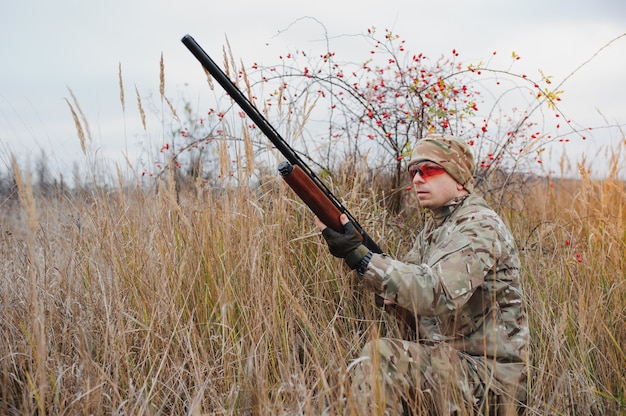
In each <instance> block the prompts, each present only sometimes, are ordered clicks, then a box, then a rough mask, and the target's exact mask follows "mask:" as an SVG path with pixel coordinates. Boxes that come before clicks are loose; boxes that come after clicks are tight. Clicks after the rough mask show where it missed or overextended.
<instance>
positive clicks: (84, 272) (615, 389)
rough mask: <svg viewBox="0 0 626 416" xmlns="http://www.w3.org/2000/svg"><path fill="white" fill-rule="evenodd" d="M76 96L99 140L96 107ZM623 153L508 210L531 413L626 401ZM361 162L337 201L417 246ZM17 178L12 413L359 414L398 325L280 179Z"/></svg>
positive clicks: (10, 273)
mask: <svg viewBox="0 0 626 416" xmlns="http://www.w3.org/2000/svg"><path fill="white" fill-rule="evenodd" d="M231 61H232V58H231ZM231 64H232V65H231V66H232V67H234V62H231ZM161 65H163V64H162V62H161ZM163 73H164V71H163V68H161V78H160V79H161V88H160V93H161V97H162V98H164V99H165V100H166V101H167V104H168V106H169V107H170V109H171V108H172V106H171V103H170V102H169V100H167V99H166V97H165V95H164V88H163V83H164V76H163ZM120 90H121V97H123V87H122V82H121V68H120ZM136 92H137V101H138V105H139V109H140V112H141V117H142V123H143V127H144V130H145V128H146V122H145V117H144V116H145V115H144V113H143V107H142V103H141V98H140V96H139V93H138V91H137V89H136ZM121 100H122V104H123V98H121ZM68 105H69V106H70V109H71V112H72V115H73V117H74V121H75V124H76V127H77V130H78V132H79V138H80V140H81V145H82V146H83V151H85V146H84V145H85V139H86V138H90V136H89V132H88V129H87V133H85V129H83V127H82V124H84V125H85V126H86V127H87V123H86V119H85V118H84V116H83V115H82V112H80V107H79V106H78V103H77V102H76V100H75V99H74V106H73V105H72V104H71V103H70V102H69V101H68ZM74 108H78V113H77V112H76V111H74ZM79 114H80V115H81V117H80V118H79ZM81 118H82V121H83V123H82V124H81ZM244 141H245V145H246V147H245V151H246V154H247V155H248V158H250V157H251V156H250V155H251V153H252V151H251V149H250V145H249V138H247V137H244ZM616 155H617V156H616V157H615V158H614V160H613V164H614V169H613V170H612V172H613V176H612V177H610V178H609V179H607V180H604V181H594V180H592V179H590V178H589V177H588V176H587V175H585V174H584V175H583V179H582V181H563V182H561V181H553V182H550V181H537V182H535V184H534V185H533V188H532V189H530V190H529V192H528V193H526V194H524V195H523V196H519V195H518V196H517V201H516V202H512V203H510V204H507V207H504V206H503V207H501V208H499V210H500V211H501V213H502V214H503V216H504V217H505V218H506V220H507V221H508V223H509V224H510V226H511V229H512V231H513V233H514V235H515V236H516V237H517V239H518V241H519V246H520V249H521V253H522V257H523V258H522V260H523V263H524V267H525V269H524V290H525V292H526V294H527V297H528V311H529V316H530V321H531V325H532V328H531V331H532V337H533V342H532V362H531V366H532V368H533V374H532V383H531V385H530V391H531V398H530V402H529V409H528V411H527V414H566V415H587V414H607V415H610V414H619V413H623V412H625V411H626V370H625V368H626V352H625V349H626V347H625V346H626V327H625V325H624V323H625V321H626V281H625V279H624V276H625V275H626V264H625V263H626V207H625V201H626V188H625V185H624V183H622V182H619V181H618V180H616V179H615V177H616V176H615V173H616V172H619V170H620V169H621V170H623V169H625V167H624V165H623V161H622V159H621V158H620V157H619V152H616ZM223 159H230V158H229V157H228V155H223ZM250 160H251V159H250ZM226 163H229V161H226ZM620 164H621V165H620ZM356 173H357V175H355V174H354V172H353V174H351V175H345V177H348V178H352V179H351V181H345V180H344V181H340V182H339V183H337V184H335V186H336V187H337V195H341V196H342V198H345V205H346V206H348V207H350V209H351V212H352V213H353V214H354V215H355V217H357V218H359V220H360V222H361V224H362V225H363V226H364V228H365V229H367V230H368V232H369V233H370V235H371V236H372V237H373V238H374V239H375V240H377V241H378V242H380V243H382V245H383V246H384V248H385V249H386V251H388V252H389V253H392V254H402V253H404V252H405V250H406V249H407V248H408V246H409V244H408V242H409V241H411V239H412V237H413V234H414V233H415V232H417V228H418V225H417V224H416V223H415V222H411V223H409V224H407V223H406V221H405V220H406V218H389V216H388V215H387V214H386V212H385V211H384V209H383V208H382V207H381V206H379V205H378V202H377V201H379V200H380V199H381V198H380V195H374V194H370V193H369V191H368V189H369V188H368V185H367V184H366V183H365V182H366V180H365V179H364V178H366V177H367V175H364V174H363V175H358V173H359V172H356ZM583 173H585V172H584V171H583ZM239 174H240V175H244V174H247V173H244V172H239ZM338 177H343V176H342V175H338ZM120 182H121V181H120ZM18 184H19V186H20V199H21V204H13V205H9V204H6V203H5V204H3V205H2V206H0V209H1V210H2V211H3V215H2V216H1V217H0V255H1V257H2V259H3V261H2V263H0V264H1V269H0V371H1V372H0V374H1V379H0V414H9V415H10V414H14V415H23V414H47V413H50V414H65V415H75V414H76V415H83V414H96V415H98V414H142V415H143V414H155V415H157V414H168V415H169V414H190V415H198V414H272V415H273V414H290V415H291V414H304V415H309V414H320V413H322V412H323V411H324V410H327V411H328V414H331V415H332V414H341V412H344V411H345V412H346V413H347V414H350V410H351V409H352V405H353V403H352V402H351V397H349V395H348V388H347V387H348V385H349V377H348V374H347V367H348V364H349V363H350V361H351V360H352V359H353V358H355V357H356V356H357V355H358V353H359V351H360V349H361V347H362V345H363V344H364V343H365V342H366V341H367V340H368V339H371V338H373V337H378V336H380V335H381V334H383V333H387V334H393V333H395V331H397V328H396V327H395V326H394V325H395V324H394V323H393V321H391V320H390V318H389V317H388V316H386V315H385V314H384V313H381V312H380V311H379V310H378V309H376V308H375V306H374V305H373V297H372V295H371V294H369V293H364V292H363V290H362V288H360V287H359V285H358V284H357V283H356V282H355V281H354V280H353V279H354V276H353V273H352V272H350V271H348V270H346V269H345V268H344V266H343V265H342V263H341V262H340V261H338V260H337V259H335V258H333V257H331V256H330V255H329V254H328V253H327V250H326V246H325V244H324V243H323V242H322V240H321V237H320V236H319V235H318V233H317V232H316V229H315V227H314V226H313V222H312V215H311V214H310V212H309V211H308V209H307V208H306V207H305V206H303V205H302V204H301V203H300V201H299V200H297V199H296V197H295V195H294V194H293V192H292V191H291V190H290V189H289V188H288V187H287V186H286V185H285V184H284V183H283V182H282V180H281V179H279V178H278V175H276V176H275V177H271V178H263V181H262V182H261V185H260V186H259V187H257V188H254V189H251V188H249V187H240V188H235V189H216V190H215V189H214V190H212V189H206V188H203V187H202V186H200V185H198V187H197V188H196V189H192V190H186V191H181V192H178V191H177V190H176V188H175V186H174V183H172V182H170V183H168V182H167V181H164V182H163V183H162V185H161V186H160V188H159V189H158V190H157V191H156V192H144V191H142V190H139V189H136V190H129V189H128V188H126V187H125V185H124V184H122V183H120V187H119V189H118V190H114V191H109V192H106V193H105V192H104V191H101V190H94V191H91V192H81V193H77V194H72V195H70V194H63V195H57V196H56V197H46V198H44V197H34V195H33V191H32V189H31V187H30V184H29V181H28V180H24V181H21V182H19V183H18ZM500 200H507V201H515V199H514V198H502V199H500ZM407 215H408V214H407ZM411 218H412V217H411ZM411 221H413V220H411ZM344 395H348V400H347V401H346V402H344V401H342V400H341V398H342V397H343V396H344Z"/></svg>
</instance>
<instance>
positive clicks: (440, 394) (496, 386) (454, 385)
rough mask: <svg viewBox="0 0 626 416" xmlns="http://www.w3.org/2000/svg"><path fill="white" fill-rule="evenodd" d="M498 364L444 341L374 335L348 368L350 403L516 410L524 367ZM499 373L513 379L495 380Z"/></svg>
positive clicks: (387, 408)
mask: <svg viewBox="0 0 626 416" xmlns="http://www.w3.org/2000/svg"><path fill="white" fill-rule="evenodd" d="M497 366H500V364H499V363H498V364H495V366H494V365H493V364H486V363H485V362H484V360H483V359H481V358H480V357H479V358H477V357H472V356H469V355H467V354H464V353H462V352H460V351H458V350H456V349H454V348H452V347H450V346H448V345H445V344H439V345H433V346H430V345H424V344H420V343H416V342H410V341H403V340H398V339H389V338H382V339H377V340H374V341H370V342H369V343H367V344H366V345H365V347H364V349H363V351H362V353H361V356H360V357H359V358H358V359H357V360H355V361H354V362H353V363H352V364H351V366H350V367H351V369H352V370H351V371H353V373H352V396H353V399H354V400H355V402H354V405H355V407H356V408H357V409H359V414H364V415H365V414H367V415H375V414H378V415H402V414H416V415H426V414H438V415H451V414H452V415H453V414H458V415H473V414H483V413H488V414H490V415H494V414H502V415H511V414H517V412H518V407H517V405H516V403H519V400H523V399H524V396H525V394H522V392H521V391H520V390H522V389H520V388H519V387H520V383H519V381H520V380H522V379H523V376H524V368H525V367H524V365H523V364H520V363H515V364H504V366H506V368H504V369H502V368H496V367H497ZM502 371H504V372H505V373H507V374H513V377H508V379H510V380H516V381H517V383H513V384H507V385H504V384H503V383H502V382H501V381H498V380H496V378H495V377H494V375H497V374H498V373H499V372H502Z"/></svg>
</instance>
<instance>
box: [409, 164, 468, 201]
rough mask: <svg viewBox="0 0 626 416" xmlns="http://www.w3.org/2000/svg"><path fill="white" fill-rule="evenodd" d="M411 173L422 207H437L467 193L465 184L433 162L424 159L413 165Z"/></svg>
mask: <svg viewBox="0 0 626 416" xmlns="http://www.w3.org/2000/svg"><path fill="white" fill-rule="evenodd" d="M413 174H414V175H413ZM409 175H413V189H414V190H415V193H416V195H417V200H418V201H419V204H420V206H421V207H422V208H428V209H437V208H440V207H442V206H443V205H444V204H446V203H447V202H449V201H451V200H453V199H454V198H456V197H459V196H461V195H465V194H466V193H467V191H466V190H465V188H463V185H461V184H459V183H458V182H457V181H456V180H454V179H453V178H452V176H450V175H449V174H448V173H447V172H446V171H445V170H444V169H443V168H442V167H441V166H439V165H438V164H436V163H433V162H429V161H424V162H420V163H418V164H416V165H414V166H411V167H410V170H409Z"/></svg>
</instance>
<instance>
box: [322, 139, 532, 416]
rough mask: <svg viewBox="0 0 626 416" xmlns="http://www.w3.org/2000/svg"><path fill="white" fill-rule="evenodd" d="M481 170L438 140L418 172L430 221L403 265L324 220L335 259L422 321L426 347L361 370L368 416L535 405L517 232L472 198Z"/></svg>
mask: <svg viewBox="0 0 626 416" xmlns="http://www.w3.org/2000/svg"><path fill="white" fill-rule="evenodd" d="M474 169H475V163H474V159H473V156H472V153H471V151H470V150H469V147H468V146H467V144H466V143H465V142H463V141H462V140H460V139H458V138H456V137H452V136H443V135H429V136H427V137H425V138H423V139H422V140H419V141H418V142H417V144H416V146H415V148H414V150H413V154H412V156H411V160H410V161H409V163H408V172H409V176H410V178H411V180H412V182H413V185H414V186H413V188H414V191H415V194H416V196H417V199H418V202H419V204H420V206H421V207H422V208H424V209H427V210H428V211H429V213H430V216H429V218H428V219H427V221H426V223H425V225H424V228H423V229H422V230H421V232H420V233H419V235H418V236H417V239H416V241H415V244H414V246H413V248H412V249H411V250H410V251H409V252H408V253H407V255H406V256H405V258H404V259H403V260H402V261H400V260H397V259H393V258H391V257H390V256H388V255H385V254H374V253H372V252H370V251H369V250H368V249H367V248H366V247H365V246H364V245H362V244H361V239H360V236H359V233H358V232H357V231H355V229H354V227H353V226H352V224H351V223H350V222H349V221H348V219H347V218H346V217H345V215H342V218H341V221H342V224H344V232H343V233H339V232H336V231H334V230H332V229H330V228H328V227H326V225H324V224H323V223H321V222H320V220H319V219H317V218H316V219H315V221H316V225H317V226H318V228H319V229H320V230H321V231H322V235H323V236H324V238H325V239H326V241H327V243H328V246H329V250H330V252H331V254H333V255H334V256H336V257H340V258H343V259H344V260H345V262H346V264H348V266H350V268H352V269H356V270H357V271H358V274H359V275H360V276H362V279H363V281H364V284H365V286H366V287H368V288H370V289H372V290H373V291H374V292H375V293H376V294H377V295H379V296H381V297H382V298H383V299H384V303H385V304H386V305H388V306H390V307H393V306H398V307H402V308H405V309H407V310H409V311H411V312H412V313H413V315H414V316H415V317H416V319H417V328H416V332H417V341H411V340H404V339H390V338H382V339H377V340H372V341H370V342H368V343H367V344H366V345H365V347H364V348H363V351H362V353H361V356H360V357H359V358H358V359H357V360H355V362H353V363H352V364H351V366H350V367H351V369H352V371H353V378H352V393H353V398H354V403H355V404H356V405H357V406H358V407H359V408H360V409H361V411H362V413H363V414H380V413H381V412H382V411H383V410H384V411H385V414H402V413H403V412H406V411H411V412H414V413H416V414H426V412H432V413H434V414H446V415H447V414H476V413H488V414H491V415H493V414H514V413H517V412H518V411H520V410H521V409H522V408H523V403H524V402H525V400H526V372H527V349H528V326H527V321H526V316H525V312H524V309H523V305H522V294H521V292H520V261H519V257H518V253H517V249H516V247H515V242H514V240H513V237H512V236H511V233H510V232H509V230H508V229H507V227H506V226H505V224H504V223H503V222H502V220H501V219H500V217H499V216H498V215H497V214H496V213H495V212H494V211H493V210H492V209H491V208H489V207H488V205H487V204H486V202H485V201H484V200H483V199H482V198H481V197H479V196H477V195H476V194H474V193H473V191H474V186H473V184H474V179H473V172H474Z"/></svg>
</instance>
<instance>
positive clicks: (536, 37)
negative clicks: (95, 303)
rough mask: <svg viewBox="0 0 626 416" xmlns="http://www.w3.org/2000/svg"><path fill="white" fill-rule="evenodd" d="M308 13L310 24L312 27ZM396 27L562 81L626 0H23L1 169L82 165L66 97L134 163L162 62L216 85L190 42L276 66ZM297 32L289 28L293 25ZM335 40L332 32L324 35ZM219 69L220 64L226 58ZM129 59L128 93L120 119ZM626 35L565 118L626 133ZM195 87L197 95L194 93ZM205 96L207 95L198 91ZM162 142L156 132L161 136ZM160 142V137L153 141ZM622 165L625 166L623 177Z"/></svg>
mask: <svg viewBox="0 0 626 416" xmlns="http://www.w3.org/2000/svg"><path fill="white" fill-rule="evenodd" d="M303 18H304V19H303ZM371 26H375V27H377V28H379V29H381V30H383V29H386V28H387V29H391V30H393V31H394V32H395V33H398V34H400V35H401V36H402V37H403V38H404V39H406V44H407V49H408V50H410V51H411V52H413V53H419V52H423V53H425V54H426V55H428V56H431V57H432V58H436V57H439V56H441V55H444V54H449V52H450V51H451V50H452V49H456V50H457V51H459V52H460V53H461V59H462V61H463V62H470V61H477V60H479V59H480V58H483V57H488V56H490V54H491V53H492V52H493V51H498V53H499V54H501V55H502V56H510V53H511V52H512V51H515V52H516V53H517V54H518V55H520V56H521V57H522V59H521V60H520V61H519V64H518V66H517V67H516V68H517V69H518V70H519V71H520V72H523V71H526V72H528V73H529V74H537V73H538V72H537V70H538V69H542V70H543V71H544V72H545V73H546V74H550V75H553V76H554V79H555V80H556V81H559V80H561V79H563V78H564V77H566V76H567V75H569V74H570V73H571V72H572V71H573V70H575V69H576V68H577V67H578V66H579V65H581V64H582V63H583V62H585V61H586V60H587V59H589V58H590V57H592V55H593V54H594V53H595V52H597V51H598V50H599V49H600V48H601V47H602V46H604V45H605V44H606V43H608V42H610V41H611V40H612V39H615V38H617V37H618V36H620V35H622V34H624V33H626V2H625V1H623V0H596V1H583V0H577V1H576V0H574V1H572V0H526V1H510V0H475V1H471V0H449V1H446V2H439V1H433V0H430V1H423V0H414V1H405V0H399V1H394V0H387V1H384V2H383V1H372V0H360V1H351V0H334V1H329V0H318V1H314V2H306V3H302V2H297V1H278V0H267V1H250V0H239V1H238V0H230V1H219V2H215V1H200V0H177V1H173V0H108V1H98V2H96V1H89V0H55V1H45V0H20V1H13V2H5V3H4V4H3V6H2V12H1V14H0V155H1V156H0V169H2V168H4V166H2V165H6V164H7V163H9V160H10V158H9V156H8V154H9V153H15V154H16V155H17V157H18V160H20V161H26V160H29V159H30V160H33V159H34V158H36V157H37V156H38V155H39V154H40V153H41V152H42V151H44V152H45V153H46V154H47V155H48V157H49V159H50V168H51V169H52V170H54V171H55V172H63V171H71V168H72V164H73V163H74V162H75V161H78V163H79V164H83V163H84V157H83V156H82V154H81V151H80V145H79V140H78V138H77V134H76V130H75V127H74V123H73V120H72V116H71V113H70V111H69V108H68V106H67V104H66V103H65V100H64V99H65V98H69V99H71V97H70V92H69V90H68V88H71V90H72V92H73V93H74V95H75V96H76V98H77V99H78V101H79V103H80V105H81V108H82V110H83V112H84V113H85V116H86V117H87V118H88V120H89V123H90V128H91V131H92V134H93V136H94V143H93V144H92V150H96V149H97V152H98V153H97V154H98V155H99V156H101V157H103V158H104V159H107V160H108V159H110V160H114V161H121V160H123V154H125V153H127V154H128V157H129V159H131V161H134V160H135V158H138V157H139V155H140V154H141V152H142V148H145V145H146V143H145V142H143V141H144V139H145V135H144V133H143V128H142V127H141V122H140V117H139V114H138V110H137V108H136V106H135V105H134V102H135V101H134V100H135V98H134V97H135V87H136V88H137V89H138V90H139V91H140V93H141V94H142V96H144V97H148V96H150V95H153V96H158V91H159V60H160V56H161V53H162V54H163V56H164V60H165V68H166V71H165V74H166V94H168V95H171V96H176V95H179V94H180V93H181V92H183V91H184V92H189V93H191V95H192V96H190V97H189V98H190V99H191V100H193V99H195V98H196V97H195V96H193V95H194V94H200V93H201V91H202V90H204V89H206V83H204V75H203V74H202V73H201V71H200V69H199V67H198V64H197V61H195V58H193V57H192V55H191V54H190V53H189V51H188V50H187V49H186V48H185V47H184V45H182V43H181V42H180V39H181V37H182V36H183V35H185V34H187V33H189V34H191V35H192V36H193V37H194V38H195V39H196V40H197V41H198V42H199V43H200V44H201V45H202V47H203V48H204V49H205V50H206V51H207V52H208V53H209V54H211V55H212V56H215V57H220V58H221V50H222V47H223V46H224V44H225V39H226V37H228V40H229V42H230V44H231V46H232V49H233V51H234V53H235V54H236V56H237V57H238V58H241V59H243V61H244V63H246V64H251V63H252V62H259V63H263V62H265V63H268V64H269V63H275V62H276V60H277V57H278V55H279V54H280V53H281V52H284V51H286V50H289V49H294V48H297V49H303V50H310V51H313V52H319V53H322V52H323V51H324V50H325V43H324V42H325V41H324V37H325V36H326V35H327V36H328V37H329V38H330V40H331V50H334V51H335V52H336V53H337V54H338V55H339V54H341V53H346V54H349V52H350V50H351V46H352V45H353V42H354V37H352V36H349V35H354V34H359V33H364V32H365V31H366V30H367V28H368V27H371ZM287 28H289V29H288V30H286V29H287ZM324 31H326V34H325V33H324ZM216 61H218V62H221V59H219V60H218V59H216ZM120 64H121V66H122V73H123V78H124V84H125V90H126V101H127V102H126V113H125V114H124V113H123V112H122V108H121V104H120V90H119V86H118V67H119V65H120ZM624 74H626V37H622V38H621V39H619V40H617V41H616V42H614V43H613V44H612V45H611V46H610V47H608V48H606V49H605V50H603V51H601V52H600V53H599V54H598V55H597V56H596V57H595V58H594V59H593V60H592V61H591V62H590V63H589V64H587V65H586V66H584V67H583V68H582V69H581V70H580V71H579V72H578V73H576V74H575V75H574V76H572V77H571V78H570V79H569V80H568V82H567V83H566V84H565V85H564V89H565V90H566V95H565V96H564V101H563V109H564V110H565V111H566V112H567V113H568V114H569V115H570V118H572V119H573V120H575V121H577V122H579V123H580V124H582V125H589V126H602V125H606V124H607V121H608V123H609V124H626V100H625V97H626V81H625V80H624ZM186 84H187V86H185V85H186ZM192 89H197V91H195V90H192ZM594 134H595V138H594V140H592V141H589V142H587V143H584V144H581V145H580V146H579V147H578V150H576V151H574V153H576V152H578V153H579V154H577V155H573V157H580V153H581V152H585V153H587V155H588V157H594V155H595V153H596V152H597V150H598V148H601V147H602V146H604V145H606V144H607V143H608V142H609V141H611V140H613V141H614V142H615V141H616V140H618V139H619V138H620V137H621V136H620V135H619V133H618V132H617V131H616V130H615V129H613V130H611V131H607V132H602V131H598V132H597V133H594ZM156 135H157V136H158V133H157V134H156ZM153 139H154V140H155V141H157V142H158V140H159V139H158V138H156V137H155V138H153ZM625 169H626V168H625Z"/></svg>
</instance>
